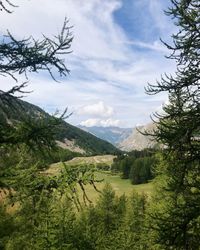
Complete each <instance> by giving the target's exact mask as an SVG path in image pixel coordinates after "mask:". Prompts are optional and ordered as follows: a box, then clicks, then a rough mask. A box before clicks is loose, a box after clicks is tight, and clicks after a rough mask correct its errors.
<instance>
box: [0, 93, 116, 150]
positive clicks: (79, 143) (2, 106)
mask: <svg viewBox="0 0 200 250" xmlns="http://www.w3.org/2000/svg"><path fill="white" fill-rule="evenodd" d="M6 98H7V101H6V102H5V101H2V100H1V99H0V120H1V122H2V123H3V122H5V123H9V124H12V123H13V122H23V119H24V117H27V118H31V119H39V118H51V117H52V116H51V115H50V114H48V113H47V112H45V111H44V110H43V109H42V108H40V107H38V106H36V105H34V104H31V103H29V102H26V101H23V100H21V99H17V98H15V97H13V96H11V95H7V96H6ZM55 129H56V131H55V134H56V136H55V140H56V141H58V142H59V143H60V144H62V145H60V146H61V147H63V148H64V147H65V146H66V147H67V146H69V145H67V143H66V141H68V142H69V141H70V142H71V144H73V145H72V146H73V147H77V148H79V151H80V150H82V152H85V153H86V154H88V155H95V154H100V155H101V154H116V153H119V152H120V150H119V149H117V148H115V147H114V146H113V145H112V144H110V143H109V142H107V141H104V140H102V139H99V138H97V137H96V136H94V135H91V134H90V133H88V132H86V131H83V130H81V129H80V128H78V127H75V126H73V125H71V124H69V123H67V122H66V121H63V120H61V121H60V124H59V126H55ZM59 143H58V144H59ZM73 147H72V148H73ZM68 149H69V148H68ZM71 151H72V150H71Z"/></svg>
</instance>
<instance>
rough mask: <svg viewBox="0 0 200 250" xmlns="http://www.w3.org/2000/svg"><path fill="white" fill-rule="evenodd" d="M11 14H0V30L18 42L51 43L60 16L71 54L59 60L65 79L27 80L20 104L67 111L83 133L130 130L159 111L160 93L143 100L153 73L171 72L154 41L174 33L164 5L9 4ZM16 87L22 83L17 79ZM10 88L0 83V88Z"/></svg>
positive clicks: (101, 1) (74, 0) (46, 0)
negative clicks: (66, 29) (68, 31)
mask: <svg viewBox="0 0 200 250" xmlns="http://www.w3.org/2000/svg"><path fill="white" fill-rule="evenodd" d="M16 3H17V4H18V5H19V6H20V7H19V8H17V9H15V11H14V13H13V14H12V15H8V14H5V13H4V14H3V13H1V15H0V23H1V30H0V34H4V33H5V32H6V29H9V30H10V31H11V32H12V33H13V35H15V36H16V37H18V38H24V37H27V36H29V35H33V36H34V37H35V38H38V39H39V38H41V37H42V34H45V35H47V36H50V37H53V35H55V34H57V33H58V32H59V30H60V28H61V27H62V23H63V20H64V17H65V16H67V17H68V18H69V20H70V25H73V29H72V31H73V34H74V41H73V44H72V50H73V52H72V53H71V54H70V55H68V56H66V58H65V61H66V65H67V67H68V68H69V69H70V70H71V73H70V75H69V76H67V77H66V78H62V79H58V80H59V81H60V83H57V82H55V81H53V80H52V79H51V78H50V76H48V75H47V74H44V73H40V74H31V75H29V79H30V84H29V86H28V89H29V90H33V92H32V93H31V94H29V95H28V96H27V97H26V98H24V100H26V101H29V102H32V103H34V104H36V105H38V106H40V107H42V108H44V109H45V110H46V111H48V112H50V113H54V112H55V110H57V109H59V110H60V111H61V112H62V110H64V109H65V107H68V110H69V112H73V115H72V116H71V117H70V118H68V120H67V121H68V122H70V123H72V124H74V125H77V124H82V125H86V126H92V125H99V126H111V125H114V126H121V127H134V126H136V125H139V124H145V123H148V122H149V121H150V115H151V114H152V113H153V112H155V111H159V110H161V107H162V105H164V103H165V102H166V101H167V95H166V94H164V93H163V94H160V95H157V96H147V95H146V94H145V92H144V87H145V86H147V82H150V83H154V82H155V81H156V80H157V79H159V78H160V76H161V74H162V73H164V72H166V73H173V72H174V70H175V65H174V63H173V62H172V61H170V60H167V59H166V58H165V57H164V55H167V54H168V51H167V50H166V48H165V47H164V46H163V45H162V43H161V42H160V40H159V39H160V38H162V39H163V40H165V41H168V42H169V41H170V36H171V34H172V32H174V31H175V26H174V25H173V22H172V21H171V20H170V18H169V17H167V16H165V15H164V13H163V10H164V9H166V8H167V6H169V4H170V1H169V0H124V1H122V0H121V1H120V0H84V1H83V0H56V5H55V0H37V1H34V0H27V1H25V0H18V1H17V0H16ZM20 80H21V81H23V78H22V76H20ZM14 84H15V83H14V82H13V81H12V79H9V78H2V77H1V78H0V88H1V89H4V90H5V89H8V88H9V87H10V86H12V85H14Z"/></svg>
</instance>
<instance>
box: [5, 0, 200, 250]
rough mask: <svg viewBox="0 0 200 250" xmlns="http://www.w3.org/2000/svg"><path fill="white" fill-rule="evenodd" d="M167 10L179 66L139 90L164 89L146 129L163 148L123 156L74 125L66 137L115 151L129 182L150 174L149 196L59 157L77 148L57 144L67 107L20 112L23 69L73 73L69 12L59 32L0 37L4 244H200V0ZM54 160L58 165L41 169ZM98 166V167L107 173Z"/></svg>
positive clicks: (173, 0)
mask: <svg viewBox="0 0 200 250" xmlns="http://www.w3.org/2000/svg"><path fill="white" fill-rule="evenodd" d="M0 8H1V11H0V15H1V12H4V13H6V14H7V15H12V11H11V10H13V9H14V11H17V8H16V6H15V3H14V0H13V1H8V0H5V1H0ZM19 8H20V6H19ZM165 14H166V15H168V16H169V17H170V18H171V21H172V22H174V25H175V26H176V27H177V29H176V33H174V34H172V36H171V39H172V42H171V44H168V43H165V42H164V41H162V42H163V44H164V45H165V46H166V48H167V49H168V51H169V53H170V55H169V56H168V59H170V60H173V61H174V62H175V63H176V71H175V72H174V74H173V75H165V74H164V72H163V76H162V77H161V79H160V81H157V82H155V84H147V87H146V90H145V91H146V93H147V94H148V95H157V94H159V93H163V92H166V93H167V94H168V99H169V102H168V103H167V104H165V105H164V107H163V112H161V113H156V114H155V115H154V118H153V119H154V120H155V123H156V124H157V125H156V126H157V129H156V130H154V131H153V132H151V136H152V137H154V139H155V140H156V142H157V143H158V144H159V145H161V147H160V149H145V150H143V151H132V152H130V153H127V154H126V153H125V154H124V152H120V150H115V148H114V147H112V145H110V144H109V143H108V144H104V142H103V141H102V140H101V141H98V140H97V139H94V138H93V137H90V136H89V135H88V134H81V135H80V137H79V135H78V134H79V133H81V132H80V130H78V132H77V130H72V132H73V133H72V134H71V135H70V136H72V137H73V138H76V137H78V138H79V140H81V143H83V144H84V145H85V149H86V152H85V153H84V155H87V156H88V155H97V154H104V153H105V154H108V153H112V154H114V155H115V156H116V157H115V158H114V161H113V164H112V165H111V172H113V173H120V174H121V178H123V179H130V181H131V183H132V184H141V183H146V182H150V181H151V182H153V185H154V191H153V192H152V193H151V195H149V194H145V193H143V194H139V193H137V192H135V191H133V192H132V194H131V195H130V196H127V195H126V194H124V195H121V196H119V195H117V194H116V192H115V190H114V189H113V187H112V186H111V185H109V184H106V185H105V187H104V188H103V189H102V190H99V189H98V182H99V181H100V180H98V179H97V178H96V176H95V174H94V171H96V169H95V170H94V167H91V165H90V164H88V165H87V164H85V165H84V166H83V165H80V166H78V167H74V168H73V167H72V168H70V167H68V166H67V165H66V164H65V161H67V160H70V159H73V158H74V157H78V156H81V155H82V154H81V153H78V152H72V151H70V150H68V149H62V148H59V147H58V145H57V144H56V140H57V139H58V137H59V138H60V139H61V140H62V139H63V137H62V135H63V133H64V131H65V130H66V131H65V133H67V131H68V127H65V125H63V124H64V120H65V118H67V117H68V113H67V110H65V111H64V112H63V113H62V114H60V116H45V115H43V113H38V112H36V113H35V114H34V116H32V117H30V116H27V117H25V116H24V114H28V111H27V110H26V108H24V106H23V105H22V104H21V100H20V98H21V97H23V96H24V95H27V94H29V93H28V91H26V85H27V83H26V82H23V83H21V84H20V83H19V82H20V75H25V76H26V77H27V78H28V77H29V75H31V74H32V73H33V72H37V73H38V74H40V73H41V71H43V72H44V71H45V72H46V74H49V75H50V77H51V78H53V79H54V80H56V79H55V78H56V77H55V75H56V74H59V75H61V76H63V77H66V76H67V75H68V73H69V69H68V67H67V66H66V64H65V61H64V60H63V57H64V56H68V53H69V51H70V48H71V44H72V43H73V36H72V34H71V29H73V28H72V27H70V26H69V23H68V20H67V19H65V21H64V23H63V27H62V29H61V31H60V33H59V34H58V35H57V36H55V37H53V38H49V37H46V36H44V37H43V40H41V41H40V40H37V39H34V38H33V37H28V38H24V39H22V40H17V39H16V38H15V37H13V35H12V34H11V33H10V32H9V31H8V33H7V34H6V35H5V36H3V37H2V35H0V39H1V42H0V77H1V81H3V79H4V77H5V76H6V77H9V78H10V79H11V81H14V83H16V85H14V86H13V87H12V88H11V89H9V90H8V91H3V90H1V91H0V119H1V120H0V249H2V250H3V249H5V250H22V249H24V250H26V249H27V250H32V249H38V250H43V249H48V250H49V249H50V250H54V249H71V250H75V249H79V250H90V249H91V250H93V249H99V250H103V249H105V250H106V249H113V250H114V249H122V250H123V249H124V250H128V249H130V250H131V249H135V250H142V249H143V250H147V249H149V250H165V249H166V250H170V249H174V250H198V249H200V244H199V242H200V67H199V66H200V1H199V0H170V7H169V8H168V9H166V11H165ZM69 15H70V13H69ZM166 60H167V59H166ZM17 78H19V79H17ZM30 84H31V83H30ZM16 103H17V104H16ZM8 109H9V110H10V111H9V112H8ZM10 112H11V113H12V112H13V113H14V117H13V116H12V119H11V113H10ZM19 117H22V118H21V119H19ZM58 127H59V128H61V129H60V130H59V132H58V133H55V131H56V128H58ZM146 134H147V135H148V131H147V132H146ZM81 137H83V138H84V139H83V140H82V139H80V138H81ZM95 145H97V148H95ZM106 145H107V146H108V149H107V148H106ZM92 147H94V150H93V151H91V148H92ZM87 149H88V151H87ZM55 162H61V164H62V166H63V167H62V170H61V171H60V172H59V173H58V174H57V175H50V174H48V172H45V171H46V170H47V169H48V167H49V165H50V164H52V163H55ZM104 167H105V166H103V165H102V166H100V167H99V169H98V170H101V171H102V170H103V171H107V169H106V167H105V168H104ZM87 185H89V186H91V187H92V188H93V189H94V190H95V192H97V193H98V194H99V196H98V199H97V201H95V202H92V201H91V200H90V194H89V193H87V190H86V189H85V187H86V186H87ZM80 196H81V197H82V198H83V202H81V201H80Z"/></svg>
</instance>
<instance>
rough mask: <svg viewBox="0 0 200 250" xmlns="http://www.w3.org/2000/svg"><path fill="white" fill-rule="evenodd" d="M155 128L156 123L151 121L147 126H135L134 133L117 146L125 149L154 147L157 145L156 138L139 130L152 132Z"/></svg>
mask: <svg viewBox="0 0 200 250" xmlns="http://www.w3.org/2000/svg"><path fill="white" fill-rule="evenodd" d="M155 129H156V125H155V123H149V124H147V125H145V126H139V127H137V128H134V129H133V130H132V133H131V134H130V135H129V136H128V137H127V138H126V139H125V140H123V141H121V142H120V143H119V144H118V145H117V146H118V148H120V149H121V150H124V151H131V150H142V149H144V148H153V147H155V146H156V142H155V141H154V139H153V138H152V137H151V136H146V135H143V134H141V133H140V132H139V131H141V132H142V133H144V132H145V131H147V132H152V131H153V130H155Z"/></svg>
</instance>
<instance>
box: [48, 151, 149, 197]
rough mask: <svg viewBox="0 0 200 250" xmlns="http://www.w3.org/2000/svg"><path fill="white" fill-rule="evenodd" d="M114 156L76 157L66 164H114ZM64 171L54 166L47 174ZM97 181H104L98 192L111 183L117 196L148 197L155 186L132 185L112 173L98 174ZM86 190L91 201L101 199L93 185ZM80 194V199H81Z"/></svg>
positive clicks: (87, 186) (86, 187)
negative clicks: (138, 194)
mask: <svg viewBox="0 0 200 250" xmlns="http://www.w3.org/2000/svg"><path fill="white" fill-rule="evenodd" d="M113 159H114V156H112V155H104V156H92V157H76V158H74V159H72V160H70V161H67V162H65V163H66V164H67V165H69V166H76V165H81V164H98V163H107V164H109V165H111V164H112V162H113ZM61 169H62V163H56V164H52V165H51V166H50V168H49V169H48V170H46V173H47V174H50V175H56V174H58V172H59V171H60V170H61ZM95 175H96V179H97V180H103V181H102V182H99V183H96V187H97V188H98V190H102V189H103V187H104V186H105V184H106V183H110V184H111V186H112V187H113V189H114V191H115V193H116V194H117V195H123V194H125V195H127V196H129V195H131V193H132V192H133V191H136V192H138V193H145V194H147V195H148V196H150V195H151V193H152V191H153V184H152V183H151V182H150V183H146V184H140V185H132V184H131V182H130V180H124V179H121V178H120V176H119V175H113V174H112V173H111V172H102V171H101V172H99V171H98V172H96V174H95ZM85 190H86V192H87V195H88V197H89V199H90V200H91V201H96V200H97V199H98V197H99V193H98V192H97V191H95V189H94V188H93V187H92V186H91V185H86V186H85ZM81 194H82V193H81V192H80V197H81Z"/></svg>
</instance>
